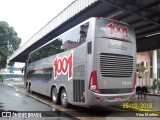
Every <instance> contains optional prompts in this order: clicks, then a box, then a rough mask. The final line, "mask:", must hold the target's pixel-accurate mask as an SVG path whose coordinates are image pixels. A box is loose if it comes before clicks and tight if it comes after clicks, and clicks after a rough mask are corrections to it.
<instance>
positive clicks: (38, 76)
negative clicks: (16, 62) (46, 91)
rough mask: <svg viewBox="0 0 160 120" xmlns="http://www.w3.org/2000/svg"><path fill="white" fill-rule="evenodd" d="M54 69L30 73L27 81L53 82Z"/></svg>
mask: <svg viewBox="0 0 160 120" xmlns="http://www.w3.org/2000/svg"><path fill="white" fill-rule="evenodd" d="M52 71H53V69H52V68H46V69H38V70H32V71H30V72H28V74H27V79H31V80H51V78H52Z"/></svg>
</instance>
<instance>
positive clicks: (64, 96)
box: [61, 93, 67, 104]
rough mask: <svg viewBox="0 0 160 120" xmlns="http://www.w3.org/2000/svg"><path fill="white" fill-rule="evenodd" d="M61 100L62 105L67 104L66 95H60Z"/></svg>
mask: <svg viewBox="0 0 160 120" xmlns="http://www.w3.org/2000/svg"><path fill="white" fill-rule="evenodd" d="M61 100H62V102H63V104H65V103H66V102H67V95H66V93H63V94H62V96H61Z"/></svg>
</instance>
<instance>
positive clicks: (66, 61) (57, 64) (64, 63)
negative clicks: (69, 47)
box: [53, 51, 73, 80]
mask: <svg viewBox="0 0 160 120" xmlns="http://www.w3.org/2000/svg"><path fill="white" fill-rule="evenodd" d="M72 65H73V51H72V52H71V53H70V55H69V56H63V57H58V55H57V57H56V58H55V60H54V62H53V68H54V80H55V79H57V77H58V76H59V75H61V74H63V75H66V74H67V73H68V80H70V79H72V77H73V66H72Z"/></svg>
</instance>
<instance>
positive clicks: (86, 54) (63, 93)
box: [25, 17, 136, 107]
mask: <svg viewBox="0 0 160 120" xmlns="http://www.w3.org/2000/svg"><path fill="white" fill-rule="evenodd" d="M25 80H26V88H27V90H28V91H29V92H30V91H34V92H37V93H40V94H43V95H46V96H50V97H51V98H52V100H53V102H54V103H55V104H57V103H61V104H62V106H64V107H67V106H68V105H69V104H72V105H77V106H97V105H98V106H99V105H103V106H104V105H105V106H108V105H116V104H121V103H123V102H125V101H126V100H128V99H130V98H131V97H132V96H133V95H134V94H135V84H136V40H135V32H134V30H133V28H132V27H131V26H130V25H128V24H126V23H123V22H120V21H117V20H111V19H105V18H101V17H98V18H97V17H92V18H90V19H88V20H86V21H84V22H82V23H80V24H79V25H77V26H75V27H73V28H71V29H70V30H68V31H66V32H65V33H62V34H61V35H59V36H57V37H56V38H54V39H52V40H51V41H49V42H48V43H46V44H44V45H43V46H41V47H39V48H38V49H36V50H34V51H33V52H31V53H30V55H29V58H28V61H27V65H26V76H25Z"/></svg>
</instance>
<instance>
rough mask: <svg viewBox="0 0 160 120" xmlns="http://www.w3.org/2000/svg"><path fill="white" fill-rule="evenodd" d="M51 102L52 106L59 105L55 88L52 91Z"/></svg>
mask: <svg viewBox="0 0 160 120" xmlns="http://www.w3.org/2000/svg"><path fill="white" fill-rule="evenodd" d="M52 101H53V103H54V104H58V103H59V99H58V93H57V89H56V87H54V88H53V89H52Z"/></svg>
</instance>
